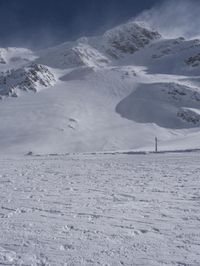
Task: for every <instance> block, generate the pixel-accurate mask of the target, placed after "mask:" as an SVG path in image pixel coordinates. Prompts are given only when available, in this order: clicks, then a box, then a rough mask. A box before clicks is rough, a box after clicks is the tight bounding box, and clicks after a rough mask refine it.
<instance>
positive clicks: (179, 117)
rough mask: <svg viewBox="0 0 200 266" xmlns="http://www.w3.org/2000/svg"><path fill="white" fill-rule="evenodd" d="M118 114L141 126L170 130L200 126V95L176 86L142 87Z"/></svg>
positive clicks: (144, 85)
mask: <svg viewBox="0 0 200 266" xmlns="http://www.w3.org/2000/svg"><path fill="white" fill-rule="evenodd" d="M116 111H117V112H118V113H119V114H121V115H122V116H123V117H126V118H128V119H131V120H134V121H136V122H139V123H156V124H158V125H159V126H162V127H168V128H173V129H174V128H190V127H199V126H200V91H199V90H198V89H193V90H191V88H190V87H187V86H183V85H179V84H175V83H153V84H143V85H140V86H139V87H138V88H137V89H136V90H135V91H134V92H133V93H131V95H129V96H128V97H127V98H125V99H124V100H122V101H121V102H120V103H119V104H118V105H117V107H116Z"/></svg>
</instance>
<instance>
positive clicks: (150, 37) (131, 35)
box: [103, 22, 161, 58]
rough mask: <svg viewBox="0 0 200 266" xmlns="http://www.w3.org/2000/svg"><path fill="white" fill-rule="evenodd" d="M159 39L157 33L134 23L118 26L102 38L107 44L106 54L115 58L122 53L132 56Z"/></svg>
mask: <svg viewBox="0 0 200 266" xmlns="http://www.w3.org/2000/svg"><path fill="white" fill-rule="evenodd" d="M160 37H161V35H160V34H159V33H158V32H156V31H151V30H148V29H146V28H144V27H142V26H140V25H139V24H137V23H135V22H129V23H126V24H123V25H120V26H118V27H116V28H114V29H111V30H109V31H107V32H106V33H105V34H104V36H103V38H104V39H105V42H106V43H107V50H106V52H107V53H108V54H110V55H111V56H113V57H115V58H116V57H119V56H120V55H123V54H124V53H128V54H132V53H134V52H136V51H138V50H139V49H141V48H143V47H145V46H146V45H148V44H149V43H150V42H152V41H154V40H157V39H159V38H160Z"/></svg>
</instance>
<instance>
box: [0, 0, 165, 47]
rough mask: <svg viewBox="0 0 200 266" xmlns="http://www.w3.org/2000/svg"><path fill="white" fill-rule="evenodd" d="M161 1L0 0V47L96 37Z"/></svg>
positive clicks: (30, 45)
mask: <svg viewBox="0 0 200 266" xmlns="http://www.w3.org/2000/svg"><path fill="white" fill-rule="evenodd" d="M158 2H161V0H140V1H138V0H0V36H1V37H0V46H24V47H27V46H28V47H34V48H41V47H46V46H51V45H54V44H57V43H59V42H62V41H66V40H68V39H71V38H72V39H74V38H77V37H80V36H82V35H92V34H98V33H101V32H102V31H104V30H105V29H106V28H109V27H112V26H115V25H117V24H119V23H121V22H123V21H126V20H128V19H129V18H131V17H133V16H136V15H137V14H139V13H140V12H142V11H143V10H144V9H148V8H151V7H152V6H153V5H154V4H155V3H158Z"/></svg>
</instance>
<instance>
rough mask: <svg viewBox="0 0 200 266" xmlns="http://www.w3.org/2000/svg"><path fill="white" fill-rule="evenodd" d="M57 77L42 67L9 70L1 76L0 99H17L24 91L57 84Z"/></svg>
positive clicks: (33, 66)
mask: <svg viewBox="0 0 200 266" xmlns="http://www.w3.org/2000/svg"><path fill="white" fill-rule="evenodd" d="M55 81H56V80H55V77H54V75H53V74H52V73H51V72H50V70H49V69H48V68H47V67H45V66H42V65H36V64H32V65H30V66H27V67H24V68H19V69H16V70H14V69H12V70H8V71H6V72H4V73H2V74H1V75H0V97H1V98H2V96H12V97H17V96H18V94H20V93H21V92H22V91H34V92H36V91H37V90H39V89H41V88H42V87H48V86H52V85H54V84H55Z"/></svg>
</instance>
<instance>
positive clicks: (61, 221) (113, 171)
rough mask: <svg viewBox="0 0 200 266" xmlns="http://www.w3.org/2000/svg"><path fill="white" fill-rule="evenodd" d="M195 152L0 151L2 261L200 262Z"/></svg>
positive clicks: (42, 265)
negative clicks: (7, 153) (62, 153)
mask: <svg viewBox="0 0 200 266" xmlns="http://www.w3.org/2000/svg"><path fill="white" fill-rule="evenodd" d="M199 156H200V154H199V153H188V154H187V153H184V154H173V155H172V154H155V155H153V154H152V155H105V154H104V155H103V154H101V155H100V154H99V155H98V154H96V155H95V154H94V155H68V156H42V157H41V156H40V157H32V156H24V157H19V156H18V157H14V156H12V157H6V158H5V157H1V158H0V165H1V167H0V198H1V201H0V265H4V266H5V265H13V266H22V265H23V266H24V265H27V266H47V265H48V266H60V265H62V266H64V265H65V266H67V265H77V266H78V265H87V266H89V265H91V266H95V265H103V266H108V265H109V266H121V265H126V266H129V265H130V266H136V265H137V266H167V265H169V266H183V265H184V266H199V261H200V249H199V244H200V223H199V221H200V208H199V207H200V205H199V204H200V201H199V200H200V184H199V173H200V168H199Z"/></svg>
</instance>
